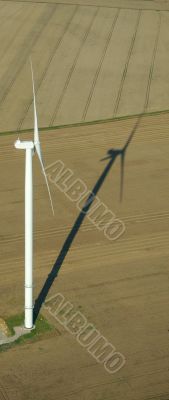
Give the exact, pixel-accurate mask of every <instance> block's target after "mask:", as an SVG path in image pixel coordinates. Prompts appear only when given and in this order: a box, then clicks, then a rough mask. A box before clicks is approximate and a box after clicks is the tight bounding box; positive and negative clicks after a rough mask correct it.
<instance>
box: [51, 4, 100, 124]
mask: <svg viewBox="0 0 169 400" xmlns="http://www.w3.org/2000/svg"><path fill="white" fill-rule="evenodd" d="M98 11H99V8H96V11H95V13H94V15H93V17H92V20H91V22H90V24H89V26H88V28H87V30H86V32H85V33H84V36H83V38H82V40H81V45H80V47H79V49H78V51H77V54H76V56H75V58H74V62H73V64H72V66H71V68H70V70H69V73H68V76H67V79H66V82H65V84H64V87H63V90H62V93H61V95H60V97H59V100H58V103H57V105H56V107H55V110H54V112H53V115H52V117H51V119H50V122H49V126H52V125H53V123H54V121H55V118H56V116H57V113H58V111H59V108H60V106H61V103H62V101H63V98H64V96H65V93H66V90H67V88H68V86H69V83H70V81H71V77H72V74H73V72H74V70H75V68H76V64H77V61H78V58H79V56H80V53H81V51H82V49H83V46H84V44H85V42H86V40H87V38H88V36H89V33H90V30H91V28H92V25H93V23H94V21H95V19H96V17H97V15H98Z"/></svg>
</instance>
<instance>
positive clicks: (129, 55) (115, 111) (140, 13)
mask: <svg viewBox="0 0 169 400" xmlns="http://www.w3.org/2000/svg"><path fill="white" fill-rule="evenodd" d="M141 15H142V11H141V10H140V11H139V12H138V16H137V20H136V26H135V31H134V34H133V36H132V39H131V44H130V48H129V52H128V55H127V60H126V62H125V66H124V70H123V75H122V78H121V83H120V86H119V91H118V95H117V99H116V102H115V106H114V112H113V116H114V117H115V116H116V115H117V111H118V107H119V103H120V99H121V95H122V91H123V86H124V82H125V79H126V76H127V71H128V66H129V62H130V58H131V55H132V51H133V48H134V44H135V40H136V36H137V32H138V28H139V23H140V19H141Z"/></svg>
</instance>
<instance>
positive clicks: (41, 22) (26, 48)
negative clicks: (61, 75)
mask: <svg viewBox="0 0 169 400" xmlns="http://www.w3.org/2000/svg"><path fill="white" fill-rule="evenodd" d="M47 11H48V12H47ZM52 14H53V9H51V8H49V7H47V9H46V10H44V12H43V14H42V15H41V16H40V17H39V18H38V21H37V22H36V24H37V25H38V26H40V29H39V30H38V31H37V32H36V33H35V34H34V32H33V33H32V32H29V34H28V35H27V36H26V38H25V39H24V42H23V43H22V48H23V55H22V57H20V59H21V61H20V62H19V64H18V63H17V62H16V64H18V67H17V68H16V72H15V73H14V74H13V75H12V79H11V82H10V84H9V85H8V86H7V87H6V89H5V90H4V92H3V93H2V95H1V97H0V105H2V104H3V102H4V101H5V99H6V97H7V95H8V93H9V91H10V89H11V87H12V86H13V84H14V82H15V80H16V78H17V76H18V75H19V73H20V71H21V70H22V68H23V66H24V65H25V63H26V61H27V60H28V58H29V56H30V53H31V50H32V49H33V47H34V46H35V44H36V42H37V40H38V39H39V37H40V35H41V33H42V31H43V30H44V29H45V27H46V25H47V23H48V21H49V20H50V18H51V16H52ZM28 43H29V45H28ZM15 59H16V60H17V59H18V55H16V57H15ZM13 64H14V65H15V62H14V63H13Z"/></svg>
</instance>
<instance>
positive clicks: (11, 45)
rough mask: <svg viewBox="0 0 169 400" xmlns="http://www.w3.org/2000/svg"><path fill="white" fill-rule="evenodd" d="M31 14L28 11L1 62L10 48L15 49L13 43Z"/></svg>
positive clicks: (30, 11)
mask: <svg viewBox="0 0 169 400" xmlns="http://www.w3.org/2000/svg"><path fill="white" fill-rule="evenodd" d="M30 14H32V10H28V13H27V15H26V16H25V18H24V19H23V21H22V22H21V25H20V26H19V27H18V28H17V30H16V32H15V34H14V35H13V37H12V42H10V43H9V44H8V46H7V47H6V49H5V52H4V55H3V56H2V57H1V60H0V61H1V62H2V61H3V58H4V57H5V56H6V54H7V52H8V51H9V50H10V48H11V47H13V41H14V40H15V39H16V37H17V35H18V33H19V32H20V31H21V29H22V28H23V26H24V24H25V21H26V20H27V18H29V16H30ZM2 104H3V101H2Z"/></svg>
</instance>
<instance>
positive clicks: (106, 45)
mask: <svg viewBox="0 0 169 400" xmlns="http://www.w3.org/2000/svg"><path fill="white" fill-rule="evenodd" d="M119 13H120V10H119V9H117V13H116V15H115V17H114V21H113V24H112V26H111V30H110V32H109V34H108V37H107V40H106V44H105V47H104V49H103V54H102V56H101V59H100V62H99V64H98V67H97V69H96V73H95V76H94V79H93V83H92V85H91V89H90V93H89V95H88V99H87V102H86V105H85V108H84V111H83V114H82V121H85V119H86V115H87V112H88V109H89V106H90V103H91V100H92V96H93V93H94V90H95V87H96V83H97V80H98V77H99V74H100V71H101V68H102V65H103V61H104V59H105V56H106V52H107V50H108V47H109V44H110V41H111V38H112V35H113V32H114V28H115V26H116V22H117V20H118V17H119Z"/></svg>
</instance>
